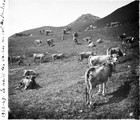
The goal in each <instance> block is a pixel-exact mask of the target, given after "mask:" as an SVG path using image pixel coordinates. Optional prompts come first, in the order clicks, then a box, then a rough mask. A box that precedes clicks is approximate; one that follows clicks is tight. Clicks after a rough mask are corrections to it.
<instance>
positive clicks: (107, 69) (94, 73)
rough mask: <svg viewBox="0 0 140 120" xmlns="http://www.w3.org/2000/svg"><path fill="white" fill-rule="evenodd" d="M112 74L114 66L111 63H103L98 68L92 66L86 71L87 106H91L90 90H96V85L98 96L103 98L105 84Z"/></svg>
mask: <svg viewBox="0 0 140 120" xmlns="http://www.w3.org/2000/svg"><path fill="white" fill-rule="evenodd" d="M113 72H115V64H114V63H113V62H105V63H102V64H101V65H99V66H93V67H91V68H89V69H88V70H87V71H86V73H85V84H86V87H85V90H86V102H87V104H88V105H89V106H91V105H92V100H91V99H92V90H93V89H94V88H96V86H97V85H99V91H98V94H100V93H101V94H102V95H103V96H104V95H105V86H106V83H107V81H108V79H109V78H110V77H111V76H112V73H113ZM101 87H102V88H103V89H101ZM101 90H102V91H101Z"/></svg>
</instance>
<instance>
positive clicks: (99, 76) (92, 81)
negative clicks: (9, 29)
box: [8, 30, 136, 105]
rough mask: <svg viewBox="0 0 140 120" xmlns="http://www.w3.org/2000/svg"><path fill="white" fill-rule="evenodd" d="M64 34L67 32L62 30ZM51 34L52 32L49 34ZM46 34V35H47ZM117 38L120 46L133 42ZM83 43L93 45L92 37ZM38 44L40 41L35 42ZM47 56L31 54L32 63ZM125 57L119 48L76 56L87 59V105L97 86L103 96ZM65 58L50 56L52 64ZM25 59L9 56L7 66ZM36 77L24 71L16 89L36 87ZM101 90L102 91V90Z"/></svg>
mask: <svg viewBox="0 0 140 120" xmlns="http://www.w3.org/2000/svg"><path fill="white" fill-rule="evenodd" d="M64 31H65V32H66V33H65V34H67V31H69V30H63V33H64ZM40 33H41V34H44V33H46V31H40ZM51 33H52V32H51ZM47 34H48V33H47ZM77 38H78V34H77V33H74V34H73V40H74V42H75V43H78V41H77ZM118 38H121V39H122V45H123V46H124V45H125V46H126V45H129V46H130V45H132V44H133V43H134V42H135V40H136V39H135V38H134V37H127V36H126V34H125V33H124V34H122V35H119V36H118ZM83 40H84V41H86V42H88V43H89V45H90V44H92V45H95V44H94V43H93V42H92V41H91V40H92V37H86V38H84V39H83ZM47 41H48V42H49V41H50V43H48V44H49V45H52V44H53V39H49V40H47ZM35 42H40V41H35ZM96 42H97V43H102V42H103V41H102V39H100V38H99V39H98V40H97V41H96ZM46 55H48V52H45V53H40V54H37V53H34V54H33V61H34V62H35V61H36V59H39V60H40V63H42V62H43V58H44V57H45V56H46ZM124 56H126V53H125V52H124V51H123V50H122V49H121V48H120V47H116V48H112V47H110V48H108V49H107V50H106V55H97V52H93V51H89V52H81V53H79V55H78V61H80V62H81V61H82V60H83V59H88V66H89V68H88V69H87V71H86V72H85V83H86V102H87V104H88V105H92V100H91V98H92V94H91V92H92V90H93V89H94V88H95V87H96V86H97V85H99V91H98V94H102V95H105V86H106V82H107V81H108V79H109V78H110V77H111V76H112V73H113V72H115V67H116V63H117V62H119V58H120V57H124ZM64 57H66V56H65V54H64V53H60V54H52V55H51V58H52V62H53V61H54V60H56V59H62V58H64ZM25 58H26V56H25V55H23V56H11V57H8V61H9V64H12V63H14V62H18V64H19V65H20V64H21V63H23V61H24V59H25ZM37 76H38V73H36V72H35V71H34V70H24V74H23V76H22V81H21V82H20V83H19V84H18V86H17V88H16V89H21V88H22V87H24V89H32V88H34V87H35V85H36V81H35V79H36V77H37ZM102 88H103V89H102Z"/></svg>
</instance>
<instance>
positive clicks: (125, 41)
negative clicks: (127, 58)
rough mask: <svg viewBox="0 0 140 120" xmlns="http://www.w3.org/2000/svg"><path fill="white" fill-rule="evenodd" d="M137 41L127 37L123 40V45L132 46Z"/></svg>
mask: <svg viewBox="0 0 140 120" xmlns="http://www.w3.org/2000/svg"><path fill="white" fill-rule="evenodd" d="M135 41H136V39H135V37H126V38H124V39H123V42H122V45H129V46H132V44H133V43H134V42H135Z"/></svg>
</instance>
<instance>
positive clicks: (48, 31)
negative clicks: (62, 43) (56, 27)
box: [45, 30, 53, 35]
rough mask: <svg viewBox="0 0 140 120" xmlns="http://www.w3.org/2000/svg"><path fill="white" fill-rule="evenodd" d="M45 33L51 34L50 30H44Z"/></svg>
mask: <svg viewBox="0 0 140 120" xmlns="http://www.w3.org/2000/svg"><path fill="white" fill-rule="evenodd" d="M45 33H46V35H51V34H52V33H53V31H52V30H45Z"/></svg>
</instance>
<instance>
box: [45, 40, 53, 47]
mask: <svg viewBox="0 0 140 120" xmlns="http://www.w3.org/2000/svg"><path fill="white" fill-rule="evenodd" d="M46 42H47V44H48V45H49V46H50V47H52V46H54V44H53V39H52V38H51V39H47V40H46Z"/></svg>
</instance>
